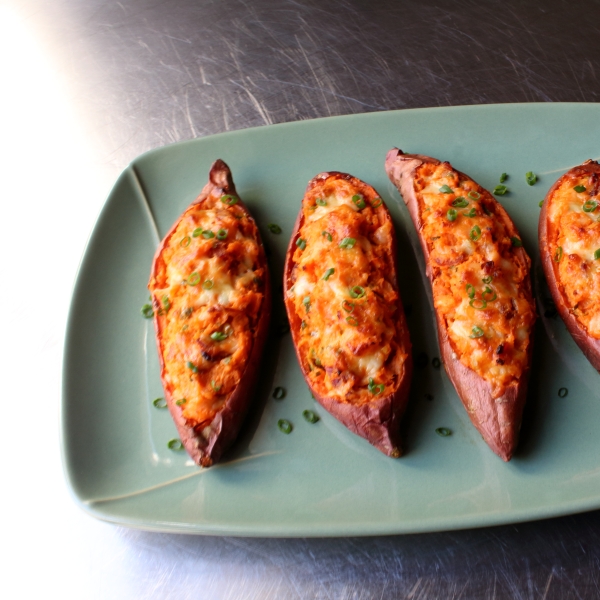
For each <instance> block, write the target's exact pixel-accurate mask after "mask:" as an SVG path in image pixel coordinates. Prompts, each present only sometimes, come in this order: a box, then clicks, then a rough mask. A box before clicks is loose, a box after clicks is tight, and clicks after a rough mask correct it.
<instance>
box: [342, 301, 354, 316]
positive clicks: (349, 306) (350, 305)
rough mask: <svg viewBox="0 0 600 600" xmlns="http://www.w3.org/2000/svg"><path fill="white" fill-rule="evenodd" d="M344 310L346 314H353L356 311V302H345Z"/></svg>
mask: <svg viewBox="0 0 600 600" xmlns="http://www.w3.org/2000/svg"><path fill="white" fill-rule="evenodd" d="M342 308H343V309H344V310H345V311H346V312H348V313H351V312H352V311H353V310H354V302H348V300H344V301H343V302H342Z"/></svg>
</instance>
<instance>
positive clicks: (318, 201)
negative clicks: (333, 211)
mask: <svg viewBox="0 0 600 600" xmlns="http://www.w3.org/2000/svg"><path fill="white" fill-rule="evenodd" d="M315 202H316V203H317V204H318V205H319V206H327V202H326V201H325V200H323V198H317V199H316V200H315Z"/></svg>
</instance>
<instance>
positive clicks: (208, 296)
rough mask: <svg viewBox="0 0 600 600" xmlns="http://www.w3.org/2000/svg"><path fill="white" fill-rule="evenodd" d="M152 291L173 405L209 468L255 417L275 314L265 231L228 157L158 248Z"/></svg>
mask: <svg viewBox="0 0 600 600" xmlns="http://www.w3.org/2000/svg"><path fill="white" fill-rule="evenodd" d="M148 287H149V289H150V292H151V295H152V302H153V307H154V325H155V330H156V340H157V344H158V353H159V358H160V365H161V378H162V383H163V387H164V392H165V397H166V400H167V404H168V407H169V410H170V412H171V415H172V417H173V419H174V421H175V424H176V426H177V429H178V431H179V435H180V437H181V441H182V443H183V445H184V447H185V449H186V450H187V452H188V454H189V455H190V456H191V457H192V459H193V460H194V461H195V462H196V463H197V464H198V465H201V466H204V467H208V466H210V465H212V464H213V463H214V462H216V461H217V460H219V458H220V456H221V454H222V453H223V451H224V450H226V449H227V447H228V446H229V445H230V444H231V443H232V442H233V441H234V440H235V438H236V437H237V435H238V433H239V430H240V427H241V425H242V422H243V420H244V417H245V415H246V413H247V411H248V407H249V405H250V402H251V400H252V395H253V391H254V387H255V384H256V381H257V377H258V373H259V364H260V358H261V354H262V350H263V346H264V343H265V340H266V336H267V330H268V323H269V317H270V312H271V289H270V280H269V271H268V267H267V261H266V257H265V252H264V248H263V245H262V242H261V239H260V234H259V232H258V228H257V226H256V223H255V222H254V219H253V218H252V216H251V215H250V213H249V212H248V209H247V208H246V207H245V206H244V205H243V203H242V201H241V200H240V198H239V196H238V195H237V192H236V190H235V186H234V184H233V180H232V177H231V172H230V170H229V168H228V167H227V165H226V164H225V163H224V162H223V161H222V160H217V161H216V162H215V163H214V164H213V165H212V167H211V169H210V175H209V182H208V184H207V185H206V186H205V187H204V189H203V190H202V192H201V194H200V195H199V196H198V198H197V199H196V200H195V201H194V202H193V203H192V204H191V205H190V206H189V207H188V208H187V209H186V210H185V212H184V213H183V214H182V215H181V217H180V218H179V219H178V220H177V222H176V223H175V224H174V225H173V227H172V228H171V230H170V231H169V232H168V233H167V235H166V236H165V238H164V239H163V241H162V242H161V244H160V245H159V247H158V250H157V251H156V255H155V257H154V262H153V265H152V272H151V276H150V283H149V285H148Z"/></svg>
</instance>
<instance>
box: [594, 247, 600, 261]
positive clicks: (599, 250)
mask: <svg viewBox="0 0 600 600" xmlns="http://www.w3.org/2000/svg"><path fill="white" fill-rule="evenodd" d="M599 258H600V248H598V250H596V252H594V260H598V259H599Z"/></svg>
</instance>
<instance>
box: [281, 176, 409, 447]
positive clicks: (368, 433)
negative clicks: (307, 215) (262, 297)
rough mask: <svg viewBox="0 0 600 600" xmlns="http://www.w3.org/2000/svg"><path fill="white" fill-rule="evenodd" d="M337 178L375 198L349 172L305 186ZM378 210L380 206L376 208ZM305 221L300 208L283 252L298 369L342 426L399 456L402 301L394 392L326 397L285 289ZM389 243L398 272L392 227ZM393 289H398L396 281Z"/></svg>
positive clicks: (404, 343) (405, 384) (405, 382)
mask: <svg viewBox="0 0 600 600" xmlns="http://www.w3.org/2000/svg"><path fill="white" fill-rule="evenodd" d="M330 177H336V178H337V177H339V178H344V179H347V180H351V181H352V182H353V183H355V184H357V186H358V187H359V189H360V191H361V193H362V194H363V196H364V197H365V198H372V197H378V196H379V195H378V194H377V192H376V191H375V190H374V189H373V188H372V187H371V186H369V185H367V184H366V183H364V182H362V181H360V180H359V179H356V178H354V177H352V176H351V175H348V174H346V173H339V172H337V171H331V172H323V173H320V174H319V175H317V176H316V177H314V178H313V179H312V180H311V181H310V182H309V184H308V186H307V192H308V190H310V189H311V187H312V186H314V185H316V184H318V183H319V182H320V181H321V180H324V179H327V178H330ZM378 210H379V209H378ZM381 210H382V211H386V212H387V208H386V207H385V205H382V206H381ZM303 222H304V217H303V211H302V209H301V210H300V211H299V213H298V217H297V219H296V222H295V225H294V229H293V233H292V236H291V238H290V242H289V246H288V249H287V253H286V259H285V265H284V286H283V287H284V300H285V306H286V311H287V314H288V319H289V322H290V331H291V334H292V340H293V342H294V350H295V352H296V356H297V358H298V363H299V364H300V369H301V371H302V374H303V376H304V379H305V381H306V383H307V385H308V386H309V388H310V390H311V392H312V394H313V396H314V398H315V399H316V400H317V402H319V404H321V406H322V407H323V408H324V409H325V410H326V411H327V412H329V413H330V414H331V415H333V416H334V417H335V418H336V419H337V420H338V421H340V422H341V423H342V424H343V425H345V426H346V427H347V428H348V429H349V430H350V431H352V432H353V433H355V434H356V435H358V436H360V437H362V438H364V439H366V440H367V441H368V442H369V443H370V444H372V445H373V446H375V447H376V448H377V449H378V450H380V451H381V452H382V453H383V454H385V455H387V456H390V457H393V458H398V457H399V456H401V455H402V444H401V437H400V420H401V418H402V415H403V413H404V411H405V409H406V405H407V403H408V397H409V392H410V384H411V380H412V371H413V362H412V354H411V345H410V337H409V333H408V327H407V325H406V317H405V314H404V309H403V306H402V300H401V298H400V295H398V322H399V326H400V327H399V329H400V330H401V332H402V334H401V338H400V340H399V343H400V345H401V347H403V348H404V349H405V350H406V353H407V357H406V360H405V361H404V364H403V373H402V374H401V378H400V384H399V386H398V388H397V390H396V391H395V392H394V393H389V394H386V395H385V396H382V397H377V398H376V399H375V400H373V401H371V402H368V403H365V404H362V405H354V404H351V403H344V402H339V401H337V400H336V399H335V398H332V397H328V396H325V395H323V394H321V393H319V391H318V390H317V389H315V388H314V386H312V385H311V382H310V378H309V375H308V371H307V369H306V367H305V366H304V365H305V362H304V360H303V359H302V356H301V354H300V351H299V344H298V342H299V336H300V334H299V332H300V326H301V319H300V318H299V317H298V315H297V314H296V311H295V310H294V305H293V301H292V300H291V299H290V298H289V296H288V293H287V292H288V291H289V289H290V288H291V287H292V285H293V281H292V271H293V268H294V261H293V259H292V257H293V254H294V250H295V249H296V242H297V240H298V238H299V235H300V229H301V228H302V225H303ZM391 235H392V243H391V254H392V256H391V261H392V264H393V268H394V272H395V273H397V272H398V271H397V252H396V238H395V233H394V230H393V227H392V229H391ZM395 283H396V289H398V285H397V281H396V282H395Z"/></svg>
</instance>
